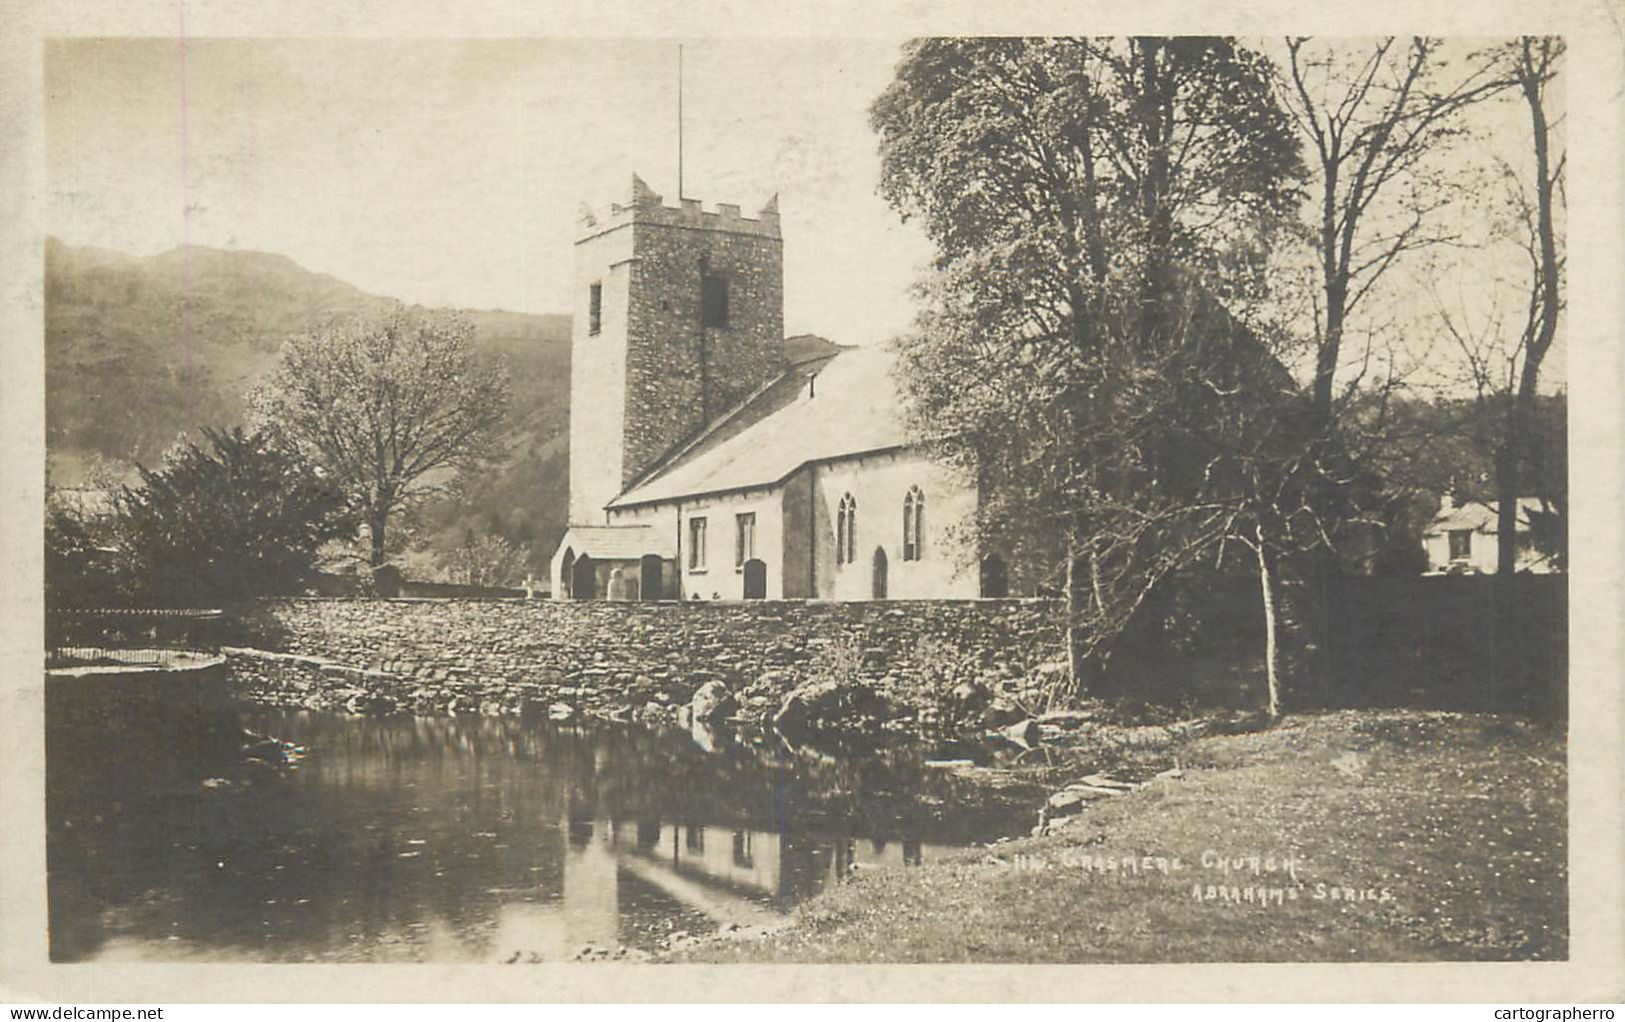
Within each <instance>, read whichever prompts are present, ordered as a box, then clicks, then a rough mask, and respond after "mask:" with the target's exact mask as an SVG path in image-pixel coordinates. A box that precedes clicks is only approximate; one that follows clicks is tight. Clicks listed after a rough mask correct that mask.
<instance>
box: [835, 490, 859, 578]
mask: <svg viewBox="0 0 1625 1022" xmlns="http://www.w3.org/2000/svg"><path fill="white" fill-rule="evenodd" d="M857 531H858V502H857V501H855V500H853V499H852V494H850V493H848V494H846V495H845V496H843V497H841V504H840V508H839V510H838V511H837V513H836V516H835V563H836V564H851V563H852V561H853V559H854V557H853V555H854V554H855V553H856V552H857V547H858V540H857Z"/></svg>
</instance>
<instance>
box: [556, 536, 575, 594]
mask: <svg viewBox="0 0 1625 1022" xmlns="http://www.w3.org/2000/svg"><path fill="white" fill-rule="evenodd" d="M575 570H576V552H575V551H574V550H571V549H570V548H569V547H565V548H564V558H563V559H562V560H560V561H559V588H560V589H562V590H564V592H563V596H564V598H565V599H566V600H568V599H570V598H571V597H572V596H574V595H575V585H576V580H575Z"/></svg>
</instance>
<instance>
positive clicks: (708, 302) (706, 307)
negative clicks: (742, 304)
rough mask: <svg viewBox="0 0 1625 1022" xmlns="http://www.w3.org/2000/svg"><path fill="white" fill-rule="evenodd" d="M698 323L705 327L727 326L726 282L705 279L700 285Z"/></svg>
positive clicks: (716, 278) (725, 279)
mask: <svg viewBox="0 0 1625 1022" xmlns="http://www.w3.org/2000/svg"><path fill="white" fill-rule="evenodd" d="M700 322H701V323H702V324H703V325H705V326H712V327H725V326H727V325H728V280H727V278H726V277H712V276H707V277H705V278H704V279H703V280H702V281H701V283H700Z"/></svg>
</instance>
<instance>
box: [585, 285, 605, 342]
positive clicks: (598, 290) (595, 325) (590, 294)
mask: <svg viewBox="0 0 1625 1022" xmlns="http://www.w3.org/2000/svg"><path fill="white" fill-rule="evenodd" d="M603 326H604V285H602V284H593V285H592V286H591V287H589V288H588V289H587V333H589V334H596V333H597V332H598V331H599V330H601V329H602V328H603Z"/></svg>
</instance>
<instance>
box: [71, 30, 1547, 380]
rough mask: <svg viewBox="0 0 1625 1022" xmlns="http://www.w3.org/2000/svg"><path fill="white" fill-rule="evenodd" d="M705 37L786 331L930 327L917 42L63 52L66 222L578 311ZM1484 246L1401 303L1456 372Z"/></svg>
mask: <svg viewBox="0 0 1625 1022" xmlns="http://www.w3.org/2000/svg"><path fill="white" fill-rule="evenodd" d="M1342 43H1352V44H1359V45H1360V46H1361V47H1362V48H1363V45H1364V44H1363V43H1360V42H1359V41H1350V40H1344V41H1342ZM679 45H682V47H683V54H684V75H683V82H684V86H683V95H684V119H683V120H684V146H683V150H684V178H685V181H684V183H685V192H686V194H687V196H688V197H689V198H698V199H700V200H702V201H703V202H704V203H705V204H706V206H707V208H714V206H715V204H716V203H718V202H729V203H734V204H737V205H739V206H740V207H741V208H742V210H743V211H744V212H745V214H746V215H750V214H751V213H753V212H754V211H755V210H757V209H760V208H761V206H762V205H763V204H764V203H765V202H766V201H767V200H768V199H769V198H770V197H771V196H773V195H774V194H777V195H778V196H779V207H780V210H781V215H782V224H783V230H784V238H785V254H784V271H785V329H786V332H787V333H790V334H795V333H804V332H811V333H818V334H822V335H824V336H826V337H829V338H830V339H832V340H835V341H839V342H842V343H848V344H869V343H877V342H880V341H883V340H885V339H887V338H889V337H891V336H893V335H895V334H897V333H899V332H902V331H904V330H906V329H907V328H908V327H909V325H910V324H911V322H912V321H913V319H914V316H915V304H914V302H913V300H912V298H911V297H910V294H909V290H910V286H911V284H912V283H913V282H915V281H916V280H918V279H919V277H920V275H921V273H922V272H924V269H925V266H926V265H927V263H928V261H929V259H930V256H931V246H930V244H929V243H928V241H927V240H926V238H925V237H924V234H923V232H922V231H920V230H919V228H918V227H917V226H916V225H914V224H904V223H902V222H901V221H900V219H899V217H898V216H897V214H896V212H895V211H893V210H892V209H891V208H890V207H889V206H888V205H887V204H886V203H885V202H884V201H883V200H882V199H880V197H879V196H878V194H877V193H876V184H877V182H878V179H879V157H878V152H877V145H876V137H875V135H874V133H873V132H872V131H871V129H870V127H869V123H868V108H869V106H870V104H871V103H872V102H873V101H874V99H875V97H876V96H878V95H879V94H880V92H881V91H882V90H883V89H884V88H885V87H886V85H887V84H888V82H889V81H890V80H891V77H892V73H893V70H894V68H895V65H896V62H897V60H898V57H899V55H900V47H901V40H897V39H828V38H823V39H794V38H790V39H786V38H764V39H750V38H736V37H728V38H718V37H711V38H703V39H675V38H665V39H655V38H643V39H590V38H568V37H561V38H551V39H538V38H527V39H485V38H482V39H463V40H457V39H406V40H388V39H357V38H351V39H309V38H300V39H282V40H278V39H246V38H236V39H233V38H196V37H193V38H188V39H185V40H184V41H183V40H182V39H178V38H168V39H164V38H149V39H93V38H78V39H57V40H52V41H50V42H49V43H48V44H47V49H46V61H45V72H46V81H45V85H46V119H45V125H46V170H47V179H48V186H49V195H48V198H47V227H48V230H49V231H50V233H52V234H54V235H56V236H57V237H59V238H61V239H62V240H64V241H67V242H70V243H75V244H90V245H97V246H102V247H106V248H111V249H116V250H119V251H123V252H128V253H131V254H134V255H151V254H155V253H158V252H163V251H167V250H169V249H171V248H174V247H175V246H177V245H181V244H186V243H192V244H201V245H211V246H217V247H223V248H242V249H257V250H262V251H269V252H276V253H280V254H282V255H286V256H288V257H290V258H292V259H293V260H295V261H296V262H298V263H300V264H301V265H303V266H304V267H306V268H307V269H310V270H314V271H318V272H323V273H329V274H332V275H334V276H336V277H338V278H340V279H342V280H345V281H348V282H350V283H352V284H355V285H357V286H358V287H361V288H362V289H364V290H367V291H370V292H373V293H376V294H382V295H389V296H391V297H395V298H400V299H403V300H405V301H408V302H414V303H420V304H425V305H450V306H460V307H467V308H502V309H511V310H518V311H524V312H537V313H546V312H565V311H567V310H568V309H569V308H570V306H571V302H570V296H569V294H568V293H567V289H568V287H569V282H570V280H571V273H570V268H571V259H572V242H573V241H574V239H575V238H576V236H577V235H578V233H579V226H578V224H579V221H580V211H581V209H582V206H583V204H586V205H588V206H591V207H595V208H602V207H604V206H606V205H607V204H608V203H610V202H613V201H624V200H625V199H626V197H627V194H628V192H629V190H630V180H631V175H632V174H633V173H634V172H636V173H638V174H639V175H641V176H642V177H643V178H644V180H646V181H647V182H648V183H649V184H650V185H651V186H652V187H653V188H654V189H655V190H656V191H657V192H660V193H662V194H663V195H664V196H665V198H666V201H667V202H668V203H669V204H673V205H675V203H676V199H677V152H678V140H677V134H678V132H677V122H678V117H677V78H678V76H677V56H678V54H677V50H678V46H679ZM1262 45H1263V48H1264V49H1265V52H1267V53H1269V54H1270V55H1271V56H1273V57H1275V58H1277V59H1278V60H1279V59H1284V56H1285V54H1284V50H1283V48H1282V47H1281V45H1280V41H1279V40H1271V41H1264V42H1263V43H1262ZM1340 45H1341V43H1340ZM1452 46H1453V47H1454V48H1455V49H1456V50H1459V53H1454V52H1453V54H1452V55H1453V56H1455V57H1457V58H1459V57H1461V56H1464V55H1465V54H1466V53H1467V52H1468V51H1469V50H1470V48H1471V44H1469V43H1466V42H1463V43H1460V44H1452ZM1471 116H1472V117H1473V118H1475V119H1477V120H1478V121H1479V122H1480V127H1481V129H1483V130H1482V133H1481V135H1480V137H1479V139H1478V140H1476V141H1475V142H1474V143H1473V147H1472V149H1471V150H1461V151H1458V152H1453V153H1452V154H1450V156H1449V157H1448V158H1449V159H1458V160H1460V161H1462V165H1463V167H1464V168H1465V167H1467V166H1468V165H1469V164H1471V165H1476V166H1479V167H1481V168H1482V167H1483V166H1488V165H1489V164H1490V163H1491V162H1492V160H1493V158H1496V157H1500V158H1505V159H1508V160H1511V161H1514V162H1523V161H1526V160H1527V156H1526V153H1527V148H1526V147H1527V143H1526V142H1524V141H1523V136H1524V135H1526V134H1527V114H1526V113H1523V112H1522V111H1521V110H1520V107H1519V105H1518V104H1516V103H1512V102H1503V103H1497V104H1491V105H1487V106H1482V107H1475V108H1474V109H1473V111H1472V113H1471ZM1497 187H1499V186H1497ZM1463 241H1464V245H1461V246H1457V247H1456V248H1455V249H1454V252H1455V258H1456V260H1457V263H1458V265H1457V266H1456V267H1455V268H1454V269H1453V270H1451V269H1443V270H1441V269H1439V268H1438V260H1437V259H1434V260H1431V261H1428V262H1425V263H1424V262H1423V261H1419V260H1411V261H1410V262H1409V264H1408V265H1407V267H1406V268H1405V270H1404V272H1402V273H1395V274H1393V275H1392V282H1391V284H1392V289H1391V291H1390V294H1389V296H1388V299H1389V300H1390V301H1391V302H1393V303H1394V307H1395V308H1396V309H1397V310H1398V318H1399V319H1400V320H1403V321H1408V322H1409V323H1410V324H1412V326H1411V327H1409V328H1407V329H1406V330H1405V331H1404V332H1405V335H1406V339H1405V343H1406V344H1407V345H1409V346H1412V347H1415V348H1416V349H1417V350H1419V351H1423V352H1426V354H1425V355H1424V356H1423V358H1424V359H1425V360H1427V361H1432V362H1435V363H1436V364H1435V366H1434V367H1433V369H1434V371H1433V375H1435V376H1437V377H1439V378H1440V379H1449V378H1454V377H1455V376H1456V375H1457V374H1456V373H1455V372H1454V371H1453V370H1452V369H1450V367H1449V365H1448V363H1451V362H1453V361H1455V359H1454V357H1453V356H1452V355H1451V353H1450V352H1448V351H1443V352H1442V353H1441V350H1440V349H1437V348H1429V344H1430V343H1436V342H1431V341H1429V340H1428V339H1427V338H1421V339H1419V337H1418V335H1421V334H1426V335H1429V337H1431V336H1432V335H1434V334H1437V333H1438V331H1437V330H1436V329H1434V326H1436V322H1437V317H1436V316H1434V314H1433V313H1432V312H1431V311H1428V312H1426V313H1422V314H1419V310H1422V309H1427V310H1431V309H1433V308H1435V307H1436V306H1437V305H1438V303H1439V298H1438V297H1437V296H1438V295H1439V294H1445V295H1447V296H1449V297H1450V300H1451V301H1452V302H1453V303H1455V304H1457V305H1459V306H1460V309H1459V310H1458V316H1459V318H1462V319H1463V320H1464V321H1465V320H1472V319H1475V318H1476V319H1477V320H1478V321H1479V322H1487V321H1488V314H1487V313H1486V310H1489V309H1491V308H1492V307H1493V303H1492V302H1491V301H1489V300H1487V294H1488V292H1487V291H1486V287H1487V282H1488V281H1489V280H1490V279H1491V278H1492V276H1493V274H1494V272H1496V271H1495V266H1494V265H1490V264H1489V263H1487V262H1486V259H1493V260H1495V261H1496V262H1497V263H1500V264H1504V263H1505V262H1506V255H1505V253H1500V252H1483V253H1478V254H1473V255H1472V258H1471V259H1468V258H1465V257H1464V256H1463V254H1464V253H1468V251H1469V249H1473V248H1476V247H1477V246H1478V245H1479V244H1480V243H1481V239H1477V238H1464V239H1463ZM1446 254H1448V253H1446ZM1510 268H1511V272H1512V273H1513V274H1514V275H1517V274H1520V273H1521V272H1522V270H1521V267H1519V266H1518V265H1517V264H1516V262H1514V263H1512V264H1510ZM1407 273H1410V274H1418V273H1419V274H1422V275H1425V278H1424V276H1415V277H1413V279H1409V280H1407V279H1405V274H1407ZM1510 293H1511V294H1512V295H1513V296H1514V298H1516V296H1517V290H1516V288H1514V289H1513V291H1512V292H1510ZM1430 324H1433V325H1434V326H1430ZM1418 325H1419V329H1418V328H1417V327H1418ZM1554 355H1556V358H1555V359H1554V363H1557V364H1560V361H1559V360H1560V359H1561V358H1562V355H1561V353H1558V352H1554ZM1553 369H1554V371H1552V372H1550V373H1548V374H1547V376H1546V380H1547V383H1548V386H1550V385H1553V384H1555V383H1557V381H1560V380H1561V378H1562V374H1561V369H1558V368H1557V365H1554V366H1553Z"/></svg>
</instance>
